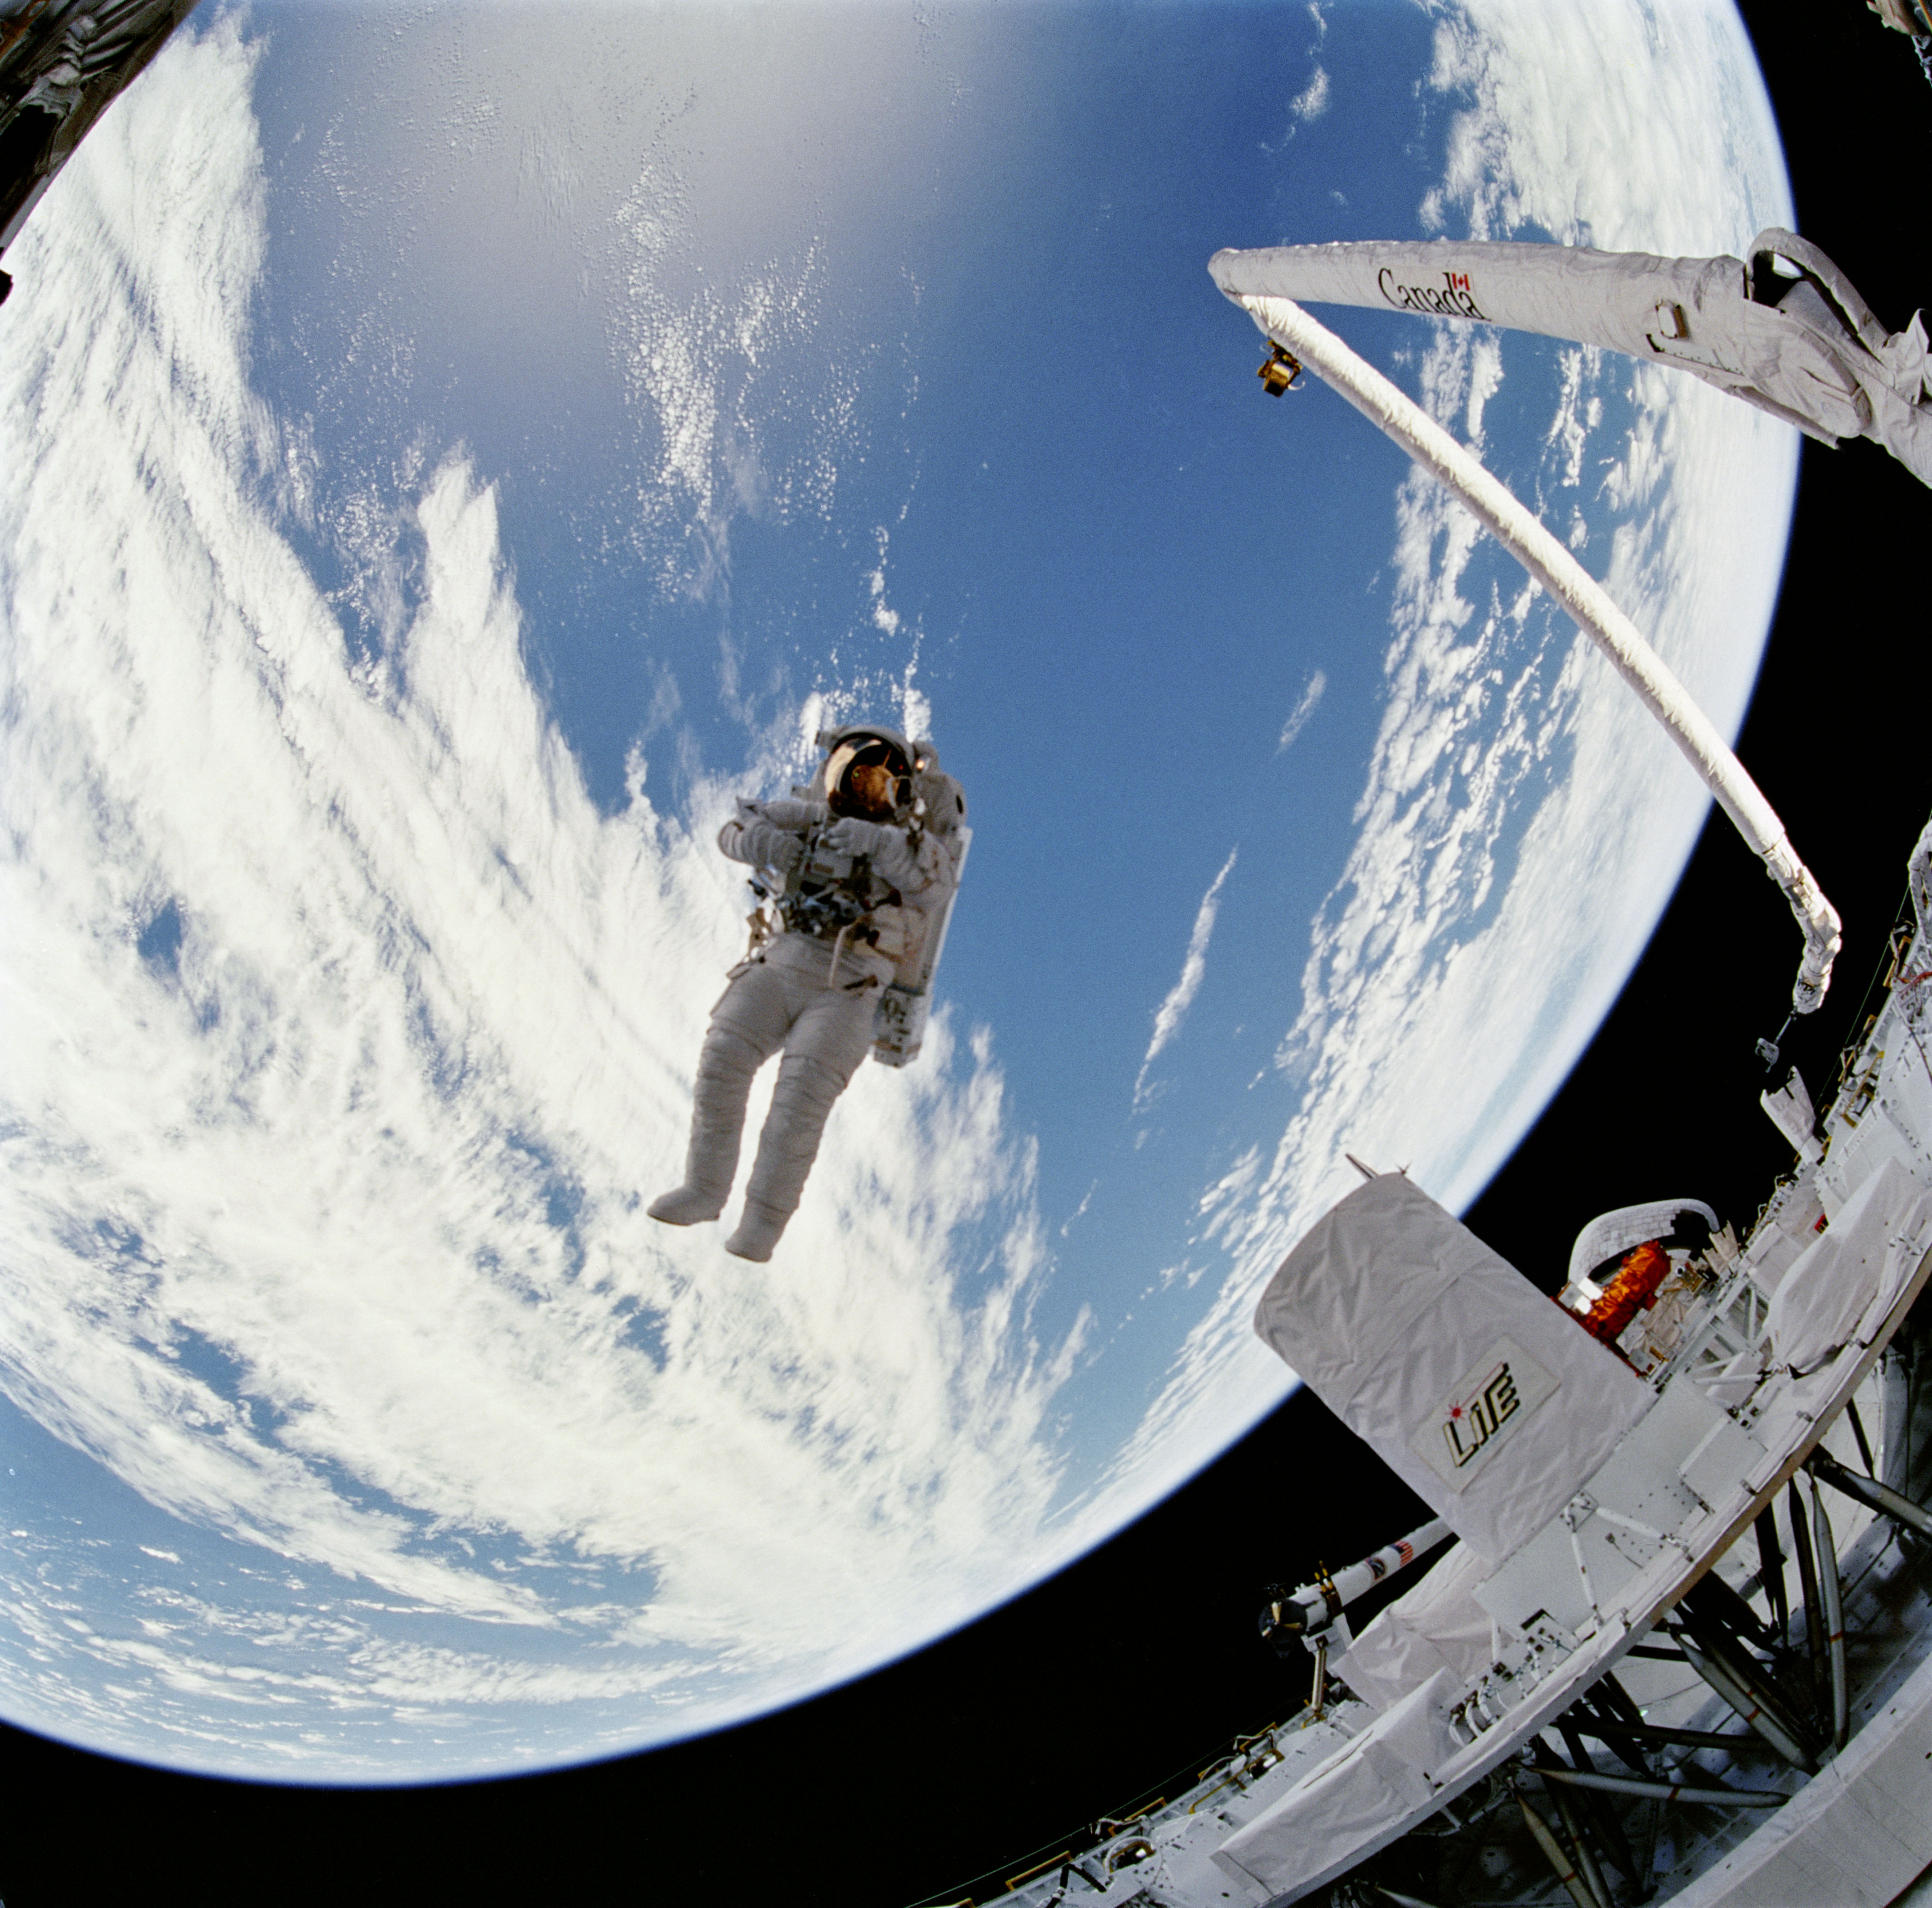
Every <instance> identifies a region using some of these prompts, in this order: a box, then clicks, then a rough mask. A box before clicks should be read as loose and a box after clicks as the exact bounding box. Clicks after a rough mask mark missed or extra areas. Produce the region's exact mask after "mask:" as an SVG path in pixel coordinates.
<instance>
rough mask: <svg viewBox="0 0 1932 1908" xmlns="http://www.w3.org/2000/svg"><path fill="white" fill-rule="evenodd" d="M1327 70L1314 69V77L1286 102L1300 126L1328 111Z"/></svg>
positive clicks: (1323, 68) (1322, 68)
mask: <svg viewBox="0 0 1932 1908" xmlns="http://www.w3.org/2000/svg"><path fill="white" fill-rule="evenodd" d="M1318 17H1319V16H1318ZM1328 94H1329V85H1328V70H1327V68H1325V67H1319V66H1318V67H1316V69H1315V76H1314V77H1313V79H1310V81H1309V82H1308V84H1307V85H1306V86H1304V88H1302V90H1301V91H1300V92H1298V94H1295V97H1294V98H1293V99H1292V100H1289V103H1288V109H1289V112H1292V113H1293V114H1294V115H1295V118H1296V119H1297V120H1298V121H1299V122H1300V123H1301V124H1303V125H1304V126H1306V125H1307V124H1310V121H1313V120H1316V119H1319V118H1321V117H1322V114H1324V113H1325V112H1327V111H1328Z"/></svg>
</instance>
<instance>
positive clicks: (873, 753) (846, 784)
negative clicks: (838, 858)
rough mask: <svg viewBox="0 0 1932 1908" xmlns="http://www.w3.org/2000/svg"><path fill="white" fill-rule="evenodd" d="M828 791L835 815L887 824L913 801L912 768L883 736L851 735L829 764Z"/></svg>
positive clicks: (835, 750)
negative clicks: (885, 820) (889, 819)
mask: <svg viewBox="0 0 1932 1908" xmlns="http://www.w3.org/2000/svg"><path fill="white" fill-rule="evenodd" d="M825 789H826V804H827V805H828V806H829V807H830V809H831V810H832V813H834V814H835V815H850V816H858V817H861V818H862V819H865V820H868V821H883V820H884V819H886V818H887V817H888V816H891V815H893V814H895V813H897V812H898V810H899V809H901V807H904V805H905V804H906V802H907V801H908V800H910V797H911V792H912V765H911V764H910V762H907V760H906V758H905V752H904V750H902V749H901V748H900V747H899V746H898V744H897V743H896V742H893V741H888V740H887V739H886V738H885V737H884V736H883V735H865V734H862V733H861V734H859V735H848V736H847V737H846V738H844V741H841V742H840V743H839V744H838V747H836V748H835V749H834V750H832V754H831V756H830V758H829V759H828V760H827V762H826V765H825Z"/></svg>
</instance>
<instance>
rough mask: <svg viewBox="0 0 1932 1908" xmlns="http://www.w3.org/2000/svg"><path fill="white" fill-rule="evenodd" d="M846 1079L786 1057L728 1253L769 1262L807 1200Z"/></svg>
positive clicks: (797, 1056) (805, 1059) (799, 1057)
mask: <svg viewBox="0 0 1932 1908" xmlns="http://www.w3.org/2000/svg"><path fill="white" fill-rule="evenodd" d="M849 1077H850V1075H849V1074H841V1073H840V1072H839V1071H838V1070H837V1069H836V1068H832V1067H829V1066H827V1065H826V1064H825V1062H823V1061H822V1060H816V1059H813V1058H812V1057H811V1056H810V1055H809V1054H805V1053H787V1055H786V1056H784V1060H783V1061H782V1062H781V1063H780V1065H779V1068H778V1084H777V1086H775V1087H774V1088H773V1089H772V1110H771V1111H770V1112H769V1113H768V1114H767V1115H766V1116H765V1130H764V1131H763V1133H762V1134H760V1135H759V1137H758V1156H757V1159H756V1160H755V1161H753V1163H752V1166H751V1181H750V1183H749V1184H748V1185H747V1186H746V1187H745V1215H744V1217H743V1218H742V1219H740V1220H739V1222H738V1230H736V1232H735V1233H733V1234H732V1235H731V1236H730V1238H729V1239H727V1240H726V1241H725V1242H724V1250H725V1251H727V1252H729V1253H732V1254H735V1255H736V1257H739V1258H740V1259H749V1260H754V1262H756V1263H758V1264H760V1265H762V1264H763V1263H764V1261H765V1260H767V1259H769V1257H771V1256H772V1248H774V1247H775V1245H777V1244H778V1241H779V1239H781V1238H782V1237H783V1236H784V1229H785V1227H787V1225H788V1224H790V1221H791V1215H793V1213H794V1212H796V1211H797V1210H798V1203H799V1200H801V1199H802V1197H804V1196H805V1176H806V1174H808V1173H810V1172H811V1162H812V1161H814V1159H816V1158H817V1157H818V1142H819V1140H820V1137H822V1136H823V1134H824V1131H825V1122H826V1120H827V1119H829V1117H830V1116H831V1113H832V1104H833V1102H834V1101H836V1100H837V1099H838V1096H839V1095H840V1094H841V1093H842V1092H844V1090H845V1082H846V1080H847V1079H848V1078H849Z"/></svg>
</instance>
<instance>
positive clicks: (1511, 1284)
mask: <svg viewBox="0 0 1932 1908" xmlns="http://www.w3.org/2000/svg"><path fill="white" fill-rule="evenodd" d="M1255 1330H1256V1331H1257V1332H1258V1333H1259V1334H1260V1336H1261V1337H1262V1340H1263V1342H1264V1343H1266V1344H1267V1345H1268V1346H1270V1347H1271V1349H1273V1350H1274V1352H1276V1353H1277V1355H1279V1356H1280V1358H1283V1360H1284V1361H1286V1363H1287V1364H1289V1366H1290V1367H1292V1369H1293V1370H1295V1372H1296V1373H1298V1375H1299V1376H1301V1379H1303V1381H1304V1382H1305V1383H1306V1384H1307V1385H1308V1386H1309V1387H1310V1389H1312V1390H1313V1391H1314V1392H1315V1393H1316V1395H1317V1396H1318V1397H1319V1398H1320V1399H1321V1400H1322V1403H1325V1405H1327V1406H1328V1408H1329V1409H1330V1410H1331V1411H1333V1412H1334V1413H1335V1414H1336V1415H1337V1417H1339V1418H1340V1419H1341V1420H1342V1421H1343V1423H1344V1424H1346V1425H1347V1426H1348V1427H1349V1429H1350V1430H1352V1431H1354V1432H1355V1433H1356V1434H1357V1435H1358V1436H1360V1437H1361V1438H1363V1439H1365V1440H1366V1441H1367V1442H1368V1443H1369V1444H1370V1445H1372V1446H1373V1448H1374V1449H1375V1450H1376V1452H1377V1454H1379V1456H1380V1457H1382V1459H1383V1460H1385V1462H1386V1463H1388V1466H1390V1468H1391V1469H1393V1470H1394V1472H1396V1473H1397V1475H1398V1476H1400V1478H1402V1479H1403V1482H1404V1483H1406V1484H1408V1485H1409V1487H1410V1488H1411V1489H1412V1490H1415V1492H1416V1493H1417V1494H1418V1496H1421V1498H1422V1499H1423V1500H1424V1502H1426V1503H1427V1504H1428V1505H1430V1508H1432V1509H1433V1510H1434V1511H1436V1514H1438V1515H1439V1517H1442V1518H1443V1519H1444V1520H1445V1521H1446V1522H1447V1523H1448V1525H1449V1526H1450V1528H1451V1529H1452V1530H1454V1532H1456V1533H1457V1535H1458V1536H1459V1537H1460V1538H1462V1539H1463V1541H1464V1542H1465V1543H1466V1544H1467V1545H1468V1546H1469V1547H1470V1549H1472V1550H1474V1551H1475V1552H1477V1553H1478V1554H1479V1555H1480V1556H1482V1557H1484V1559H1487V1561H1488V1562H1490V1564H1492V1565H1496V1564H1500V1563H1502V1562H1504V1561H1505V1559H1507V1558H1508V1556H1510V1555H1511V1553H1513V1552H1514V1550H1516V1549H1517V1547H1518V1545H1520V1544H1522V1543H1523V1542H1524V1541H1526V1540H1527V1539H1528V1538H1530V1537H1531V1536H1532V1535H1535V1532H1537V1531H1538V1530H1539V1529H1541V1528H1542V1527H1543V1526H1544V1524H1546V1523H1548V1522H1549V1521H1550V1519H1551V1518H1552V1517H1555V1516H1556V1514H1557V1513H1558V1512H1559V1511H1561V1510H1562V1508H1563V1506H1564V1505H1565V1504H1566V1503H1567V1502H1568V1501H1569V1499H1570V1498H1571V1496H1573V1495H1574V1493H1575V1492H1576V1491H1577V1490H1578V1489H1579V1488H1580V1487H1581V1486H1582V1484H1583V1481H1584V1480H1585V1479H1586V1478H1588V1477H1589V1475H1590V1474H1591V1473H1592V1472H1593V1471H1594V1470H1595V1469H1596V1468H1597V1466H1598V1465H1599V1464H1601V1463H1602V1462H1603V1461H1604V1459H1605V1458H1606V1457H1608V1456H1609V1455H1610V1451H1611V1450H1612V1449H1613V1448H1614V1446H1615V1445H1616V1442H1617V1440H1618V1439H1619V1438H1620V1437H1621V1436H1622V1435H1623V1433H1625V1431H1626V1430H1628V1429H1629V1428H1630V1427H1631V1425H1633V1424H1635V1423H1636V1422H1637V1420H1638V1419H1639V1418H1641V1417H1642V1416H1643V1414H1644V1412H1646V1409H1648V1408H1649V1405H1650V1403H1651V1402H1652V1395H1653V1394H1652V1391H1651V1389H1650V1388H1649V1385H1646V1384H1645V1383H1644V1382H1643V1380H1642V1379H1640V1378H1639V1377H1638V1376H1637V1374H1636V1373H1634V1372H1633V1371H1632V1370H1631V1369H1630V1368H1629V1367H1628V1366H1627V1365H1625V1364H1623V1363H1622V1362H1621V1361H1619V1359H1618V1358H1616V1356H1615V1355H1613V1354H1612V1353H1611V1352H1608V1351H1607V1350H1605V1349H1604V1347H1603V1346H1601V1345H1599V1344H1598V1343H1596V1341H1595V1340H1594V1339H1592V1338H1591V1337H1589V1334H1587V1333H1586V1332H1585V1331H1583V1328H1582V1327H1581V1326H1580V1325H1579V1324H1578V1323H1577V1321H1576V1320H1575V1319H1572V1318H1571V1317H1569V1316H1566V1315H1565V1313H1564V1312H1563V1311H1562V1310H1561V1309H1560V1308H1559V1307H1558V1306H1557V1305H1556V1304H1554V1303H1553V1301H1551V1300H1550V1299H1548V1298H1545V1297H1544V1295H1543V1294H1542V1293H1541V1292H1538V1290H1537V1289H1536V1288H1535V1286H1533V1285H1532V1284H1531V1283H1529V1280H1527V1279H1526V1278H1525V1277H1523V1274H1521V1273H1520V1272H1517V1270H1516V1269H1515V1268H1514V1266H1510V1265H1508V1264H1506V1263H1505V1262H1504V1261H1503V1260H1501V1259H1499V1258H1498V1257H1497V1256H1496V1254H1494V1253H1493V1252H1492V1251H1490V1249H1489V1248H1488V1247H1487V1246H1486V1245H1484V1243H1483V1242H1482V1241H1481V1239H1478V1238H1477V1237H1476V1236H1475V1234H1474V1233H1472V1232H1470V1231H1469V1230H1468V1228H1467V1227H1464V1226H1463V1225H1461V1224H1459V1223H1458V1222H1457V1220H1456V1219H1455V1218H1453V1217H1452V1216H1451V1215H1450V1214H1449V1213H1448V1212H1445V1211H1444V1209H1442V1207H1441V1206H1438V1205H1437V1204H1436V1202H1435V1201H1434V1200H1433V1199H1431V1198H1430V1197H1429V1196H1428V1194H1426V1193H1424V1191H1422V1190H1421V1188H1419V1187H1418V1186H1416V1185H1414V1184H1412V1182H1410V1181H1409V1179H1406V1178H1405V1177H1404V1176H1403V1175H1401V1174H1400V1173H1384V1174H1382V1176H1380V1177H1379V1178H1377V1179H1372V1180H1370V1182H1368V1183H1367V1185H1364V1186H1360V1187H1358V1188H1356V1190H1355V1191H1354V1192H1352V1193H1351V1194H1349V1197H1347V1198H1346V1199H1345V1200H1343V1201H1342V1203H1340V1205H1339V1206H1336V1207H1335V1208H1334V1209H1333V1210H1332V1211H1331V1212H1329V1213H1328V1215H1327V1216H1326V1217H1325V1218H1322V1220H1320V1221H1318V1222H1317V1223H1316V1225H1315V1226H1314V1227H1313V1229H1312V1230H1310V1233H1308V1235H1307V1237H1306V1238H1305V1239H1303V1240H1302V1242H1301V1244H1300V1245H1298V1246H1297V1247H1296V1248H1295V1250H1294V1251H1292V1252H1291V1253H1290V1254H1289V1255H1288V1257H1286V1259H1285V1260H1283V1262H1282V1264H1281V1266H1280V1270H1279V1271H1277V1272H1276V1274H1275V1275H1274V1277H1273V1278H1272V1279H1271V1280H1269V1281H1268V1287H1267V1289H1266V1290H1265V1291H1264V1292H1262V1297H1261V1302H1260V1304H1259V1305H1258V1306H1257V1307H1256V1310H1255ZM1505 1366H1507V1367H1508V1372H1507V1373H1505V1371H1504V1367H1505ZM1499 1374H1500V1378H1499ZM1497 1382H1501V1383H1502V1385H1505V1386H1508V1385H1514V1387H1515V1391H1514V1397H1515V1399H1516V1400H1517V1402H1516V1404H1515V1406H1514V1407H1512V1406H1511V1405H1510V1403H1509V1399H1510V1396H1511V1394H1510V1393H1509V1392H1508V1391H1507V1390H1505V1391H1504V1392H1503V1394H1502V1399H1503V1405H1504V1409H1505V1413H1506V1415H1505V1416H1504V1419H1503V1421H1502V1422H1501V1423H1500V1424H1496V1426H1495V1427H1493V1433H1491V1434H1488V1435H1478V1434H1472V1436H1473V1437H1475V1441H1478V1442H1480V1443H1481V1449H1480V1450H1479V1451H1478V1452H1477V1453H1476V1454H1475V1457H1473V1459H1471V1460H1468V1461H1466V1462H1465V1463H1463V1464H1462V1465H1461V1466H1460V1468H1458V1467H1457V1466H1455V1464H1454V1461H1453V1459H1452V1458H1451V1457H1445V1451H1452V1450H1454V1449H1455V1448H1457V1447H1456V1446H1455V1445H1454V1443H1453V1442H1452V1439H1453V1438H1454V1437H1457V1436H1461V1435H1462V1433H1461V1432H1460V1430H1458V1428H1457V1421H1456V1420H1454V1419H1452V1418H1451V1412H1452V1409H1453V1410H1454V1411H1455V1412H1457V1413H1459V1414H1463V1415H1462V1418H1461V1422H1462V1423H1463V1424H1468V1423H1469V1421H1470V1420H1469V1415H1468V1413H1467V1410H1466V1407H1467V1406H1469V1403H1470V1402H1471V1400H1472V1398H1478V1397H1480V1396H1481V1395H1482V1394H1484V1390H1485V1387H1486V1386H1493V1385H1495V1384H1496V1383H1497ZM1478 1415H1480V1413H1478ZM1493 1415H1494V1414H1493Z"/></svg>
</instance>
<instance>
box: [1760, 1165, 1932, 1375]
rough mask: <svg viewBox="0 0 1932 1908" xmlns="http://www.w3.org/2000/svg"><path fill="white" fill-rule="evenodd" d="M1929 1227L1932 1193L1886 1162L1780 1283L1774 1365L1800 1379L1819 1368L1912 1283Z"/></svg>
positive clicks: (1773, 1323) (1773, 1321) (1774, 1306)
mask: <svg viewBox="0 0 1932 1908" xmlns="http://www.w3.org/2000/svg"><path fill="white" fill-rule="evenodd" d="M1928 1227H1932V1193H1927V1191H1926V1190H1925V1189H1924V1187H1922V1186H1921V1185H1919V1184H1918V1182H1917V1181H1916V1180H1915V1179H1913V1178H1912V1176H1911V1174H1910V1173H1907V1172H1906V1170H1905V1169H1904V1167H1902V1166H1900V1164H1899V1163H1898V1162H1897V1161H1896V1160H1894V1159H1888V1160H1885V1161H1883V1162H1882V1164H1880V1165H1879V1167H1878V1169H1877V1170H1876V1171H1875V1172H1874V1173H1873V1174H1872V1176H1871V1177H1870V1179H1867V1180H1866V1181H1865V1182H1864V1185H1861V1186H1860V1187H1859V1188H1858V1191H1856V1192H1855V1193H1854V1194H1852V1196H1851V1197H1850V1198H1849V1199H1848V1200H1846V1202H1845V1203H1844V1204H1843V1206H1841V1207H1840V1208H1839V1209H1838V1215H1837V1217H1836V1218H1834V1219H1833V1220H1832V1224H1831V1227H1830V1229H1829V1230H1828V1231H1826V1232H1824V1233H1820V1235H1819V1236H1818V1238H1817V1239H1816V1240H1815V1241H1814V1242H1813V1243H1812V1244H1811V1245H1809V1246H1808V1247H1807V1248H1805V1254H1804V1256H1803V1257H1802V1258H1801V1259H1799V1261H1798V1263H1796V1265H1795V1266H1793V1267H1792V1268H1791V1269H1790V1272H1787V1273H1786V1274H1785V1275H1784V1279H1783V1280H1782V1281H1781V1283H1780V1284H1779V1286H1778V1292H1777V1295H1776V1296H1775V1297H1774V1298H1772V1301H1771V1311H1770V1315H1769V1321H1768V1322H1769V1325H1770V1328H1771V1342H1772V1355H1773V1357H1774V1358H1775V1359H1776V1360H1777V1361H1778V1363H1779V1364H1788V1365H1790V1367H1792V1369H1793V1370H1794V1371H1796V1372H1798V1373H1800V1374H1801V1375H1802V1374H1803V1373H1805V1372H1808V1371H1812V1370H1816V1369H1817V1367H1819V1366H1820V1365H1821V1364H1823V1363H1824V1362H1825V1361H1826V1359H1827V1358H1829V1357H1831V1355H1832V1353H1833V1352H1835V1351H1837V1350H1838V1348H1839V1346H1841V1345H1843V1344H1844V1343H1846V1342H1847V1341H1848V1340H1849V1339H1850V1338H1851V1337H1852V1336H1853V1334H1854V1333H1855V1331H1856V1330H1857V1328H1858V1324H1859V1322H1860V1321H1861V1319H1863V1318H1864V1316H1865V1314H1866V1313H1867V1312H1868V1311H1869V1310H1871V1308H1872V1305H1873V1301H1874V1300H1876V1299H1879V1298H1883V1299H1885V1300H1886V1301H1889V1300H1890V1298H1891V1295H1893V1294H1894V1293H1895V1292H1897V1290H1898V1289H1899V1288H1900V1286H1902V1285H1903V1283H1904V1282H1905V1280H1906V1279H1908V1278H1909V1277H1911V1275H1912V1272H1914V1271H1915V1269H1916V1268H1917V1266H1918V1261H1919V1259H1920V1258H1921V1256H1922V1255H1923V1254H1924V1251H1925V1248H1926V1243H1927V1242H1926V1239H1925V1234H1926V1232H1927V1228H1928Z"/></svg>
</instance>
